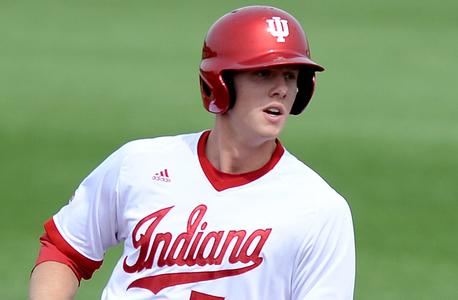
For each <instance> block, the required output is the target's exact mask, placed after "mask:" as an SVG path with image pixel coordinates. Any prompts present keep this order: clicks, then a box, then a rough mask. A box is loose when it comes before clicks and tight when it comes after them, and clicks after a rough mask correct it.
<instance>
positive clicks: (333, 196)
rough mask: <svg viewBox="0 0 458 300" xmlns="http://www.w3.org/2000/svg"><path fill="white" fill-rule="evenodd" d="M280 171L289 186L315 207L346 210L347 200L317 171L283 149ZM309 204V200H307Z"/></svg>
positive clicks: (326, 209)
mask: <svg viewBox="0 0 458 300" xmlns="http://www.w3.org/2000/svg"><path fill="white" fill-rule="evenodd" d="M281 162H282V164H283V166H282V172H283V173H284V176H285V177H286V178H288V182H289V184H290V186H291V187H292V188H293V189H294V192H295V193H297V194H299V195H306V197H307V198H308V200H310V202H312V203H313V204H314V205H315V206H316V208H320V209H324V210H325V211H328V210H329V209H331V210H345V211H346V210H348V208H349V206H348V202H347V200H346V199H345V198H344V197H343V196H342V195H341V194H339V193H338V192H337V191H336V190H335V189H334V188H333V187H332V186H331V185H330V184H329V183H328V182H327V181H326V180H325V179H324V178H323V177H322V176H321V175H320V174H319V173H318V172H316V171H315V170H313V169H312V168H311V167H309V166H308V165H306V164H305V163H304V162H302V161H301V160H299V159H298V158H297V157H296V156H294V155H293V154H291V153H289V152H288V151H285V153H284V156H283V158H282V161H281ZM307 202H308V204H307V205H310V202H309V201H307Z"/></svg>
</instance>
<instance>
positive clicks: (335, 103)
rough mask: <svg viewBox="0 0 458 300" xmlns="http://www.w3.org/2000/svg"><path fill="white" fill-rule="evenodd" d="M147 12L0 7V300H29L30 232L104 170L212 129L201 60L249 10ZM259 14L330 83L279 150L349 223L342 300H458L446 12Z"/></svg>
mask: <svg viewBox="0 0 458 300" xmlns="http://www.w3.org/2000/svg"><path fill="white" fill-rule="evenodd" d="M160 3H166V4H159V1H146V0H142V1H12V0H2V1H1V2H0V38H1V39H0V151H1V153H0V154H1V155H0V184H1V197H0V199H1V200H0V201H1V209H0V230H1V236H2V241H1V243H0V254H1V255H0V266H1V267H0V268H1V272H0V299H24V298H26V295H27V290H28V279H29V274H30V270H31V268H32V266H33V263H34V259H35V257H36V255H37V251H38V247H39V244H38V237H39V235H41V233H42V230H43V229H42V224H43V222H44V221H45V220H46V219H47V218H49V217H50V216H51V215H52V214H53V213H55V212H56V211H57V210H58V209H59V208H60V207H61V206H62V205H64V204H65V203H66V202H67V200H68V199H69V197H70V196H71V194H72V193H73V190H74V189H75V187H76V186H77V185H78V184H79V182H80V181H81V180H82V179H83V178H84V177H85V176H86V175H87V174H88V172H89V171H90V170H92V169H93V168H94V167H95V166H96V165H97V164H98V163H100V162H101V161H102V160H103V159H104V158H105V157H106V156H107V155H108V154H110V153H111V152H112V151H114V150H115V149H116V148H117V147H119V146H120V145H122V144H124V143H125V142H127V141H129V140H132V139H137V138H143V137H151V136H157V135H168V134H175V133H182V132H191V131H198V130H201V129H204V128H208V127H210V126H211V125H212V116H211V115H209V114H207V113H205V111H204V110H203V108H202V106H201V100H200V92H199V89H198V76H197V71H198V65H199V60H200V50H201V46H202V45H201V44H202V41H203V38H204V35H205V32H206V30H207V29H208V27H209V26H210V25H211V24H212V23H213V22H214V21H215V20H216V19H217V18H218V17H219V16H221V15H222V14H224V13H225V12H227V11H230V10H231V9H233V8H236V7H239V6H244V5H248V4H251V3H252V2H248V1H231V2H229V1H226V2H223V1H162V2H160ZM257 3H266V4H273V5H278V6H279V7H281V8H284V9H286V10H288V11H290V12H292V13H293V14H294V15H295V16H296V17H297V18H298V19H299V21H300V22H301V23H302V25H303V26H304V28H305V29H306V31H307V32H308V37H309V41H310V44H311V48H312V55H313V58H314V59H315V60H316V61H317V62H319V63H321V64H323V65H324V66H325V67H326V69H327V71H326V72H324V73H322V74H319V76H318V84H317V91H316V94H315V97H314V99H313V101H312V103H311V105H310V106H309V108H308V110H307V111H306V112H305V113H303V114H302V115H300V116H299V117H293V118H291V120H290V122H289V123H288V125H287V128H286V130H285V132H284V134H283V136H282V141H283V143H284V144H285V145H286V146H287V148H288V149H289V150H290V151H291V152H293V153H295V154H296V155H297V156H298V157H300V158H301V159H302V160H303V161H304V162H306V163H307V164H308V165H310V166H311V167H312V168H314V169H315V170H317V171H318V172H319V173H320V174H321V175H323V177H325V178H326V179H327V181H328V182H329V183H330V184H331V185H332V186H334V187H335V188H336V189H337V190H338V191H339V192H340V193H341V194H342V195H344V196H345V197H346V198H347V199H348V202H349V203H350V205H351V207H352V210H353V217H354V224H355V231H356V240H357V283H356V295H355V299H358V300H366V299H370V300H393V299H412V300H422V299H425V300H426V299H458V287H457V282H458V250H457V249H458V238H457V229H458V216H457V215H458V174H457V171H458V117H457V116H458V105H457V103H456V102H457V98H458V84H457V75H456V72H457V69H458V38H457V37H458V18H457V12H458V2H457V1H452V0H444V1H432V0H431V1H421V0H404V1H396V0H386V1H377V2H375V1H362V0H354V1H337V0H329V1H261V2H259V1H258V2H257ZM119 250H120V249H119V248H118V249H114V250H113V251H110V252H109V253H108V254H107V258H106V260H105V263H104V266H103V267H102V269H101V270H100V271H98V272H97V273H96V275H95V276H94V278H93V280H91V281H89V282H83V283H82V286H81V288H80V290H79V292H78V296H77V299H98V298H99V297H100V294H101V290H102V288H103V286H104V284H105V282H106V280H107V278H108V277H109V275H110V272H111V267H112V266H113V264H114V262H115V260H116V259H117V255H118V254H119Z"/></svg>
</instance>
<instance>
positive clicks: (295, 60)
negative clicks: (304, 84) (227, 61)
mask: <svg viewBox="0 0 458 300" xmlns="http://www.w3.org/2000/svg"><path fill="white" fill-rule="evenodd" d="M282 65H300V66H304V67H306V68H308V69H310V70H311V71H315V72H322V71H324V67H323V66H321V65H319V64H317V63H316V62H314V61H313V60H311V59H309V58H307V57H305V56H304V55H303V54H298V53H291V52H278V51H276V52H273V53H266V54H264V55H258V56H256V57H253V58H250V59H248V60H244V61H241V62H238V63H237V65H236V66H233V68H230V69H233V70H248V69H257V68H263V67H272V66H282Z"/></svg>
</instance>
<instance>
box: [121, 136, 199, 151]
mask: <svg viewBox="0 0 458 300" xmlns="http://www.w3.org/2000/svg"><path fill="white" fill-rule="evenodd" d="M201 134H202V133H201V132H196V133H186V134H178V135H169V136H158V137H151V138H143V139H136V140H132V141H129V142H127V143H126V144H124V145H123V146H122V147H121V148H120V151H122V152H124V154H125V155H135V154H143V153H150V154H151V153H153V152H154V153H171V149H173V152H176V151H189V150H192V149H193V147H194V146H195V144H196V143H197V141H198V139H199V137H200V135H201Z"/></svg>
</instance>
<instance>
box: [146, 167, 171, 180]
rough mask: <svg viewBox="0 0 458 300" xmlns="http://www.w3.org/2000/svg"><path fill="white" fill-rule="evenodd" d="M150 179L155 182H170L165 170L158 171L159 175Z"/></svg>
mask: <svg viewBox="0 0 458 300" xmlns="http://www.w3.org/2000/svg"><path fill="white" fill-rule="evenodd" d="M151 179H153V180H156V181H163V182H170V181H172V180H171V179H170V177H169V172H168V171H167V169H164V170H162V171H160V172H159V173H156V174H154V175H153V177H151Z"/></svg>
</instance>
